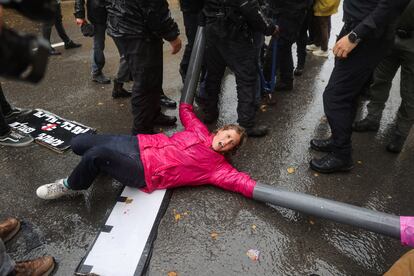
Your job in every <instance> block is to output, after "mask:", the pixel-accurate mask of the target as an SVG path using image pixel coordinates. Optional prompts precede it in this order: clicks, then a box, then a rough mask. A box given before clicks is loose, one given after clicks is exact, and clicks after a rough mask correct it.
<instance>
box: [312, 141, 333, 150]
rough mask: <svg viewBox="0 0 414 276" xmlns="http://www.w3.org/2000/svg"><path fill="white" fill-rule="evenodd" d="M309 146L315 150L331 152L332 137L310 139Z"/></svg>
mask: <svg viewBox="0 0 414 276" xmlns="http://www.w3.org/2000/svg"><path fill="white" fill-rule="evenodd" d="M310 147H311V148H312V149H314V150H317V151H322V152H331V151H332V139H331V138H328V139H312V140H311V141H310Z"/></svg>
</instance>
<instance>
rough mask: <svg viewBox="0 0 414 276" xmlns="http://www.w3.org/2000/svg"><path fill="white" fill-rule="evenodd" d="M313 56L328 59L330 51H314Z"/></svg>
mask: <svg viewBox="0 0 414 276" xmlns="http://www.w3.org/2000/svg"><path fill="white" fill-rule="evenodd" d="M312 54H313V55H314V56H318V57H326V58H327V57H329V51H328V50H326V51H323V50H321V49H319V50H316V51H313V52H312Z"/></svg>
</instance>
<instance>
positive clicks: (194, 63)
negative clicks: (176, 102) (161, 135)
mask: <svg viewBox="0 0 414 276" xmlns="http://www.w3.org/2000/svg"><path fill="white" fill-rule="evenodd" d="M204 32H205V30H204V26H199V27H198V29H197V33H196V37H195V39H194V44H193V50H192V52H191V57H190V64H189V65H188V69H187V73H186V75H185V81H184V88H183V92H182V94H181V100H180V101H181V102H183V103H188V104H192V103H193V101H194V94H195V91H196V89H197V85H198V80H199V78H200V71H201V65H202V63H203V56H204V48H205V44H206V42H205V34H204Z"/></svg>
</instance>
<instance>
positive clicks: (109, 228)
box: [101, 225, 114, 233]
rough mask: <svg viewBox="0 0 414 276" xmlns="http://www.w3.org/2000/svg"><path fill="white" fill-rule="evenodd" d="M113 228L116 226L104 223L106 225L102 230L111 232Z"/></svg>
mask: <svg viewBox="0 0 414 276" xmlns="http://www.w3.org/2000/svg"><path fill="white" fill-rule="evenodd" d="M112 228H114V227H113V226H112V225H104V227H102V230H101V232H104V233H111V231H112Z"/></svg>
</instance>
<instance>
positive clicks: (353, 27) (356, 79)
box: [310, 0, 409, 173]
mask: <svg viewBox="0 0 414 276" xmlns="http://www.w3.org/2000/svg"><path fill="white" fill-rule="evenodd" d="M408 2H409V0H373V1H360V0H344V3H343V7H344V18H343V20H344V23H345V24H344V26H343V28H342V30H341V32H340V34H339V36H338V41H337V42H336V44H335V47H334V48H333V53H334V55H335V57H336V59H335V67H334V69H333V71H332V74H331V77H330V79H329V82H328V85H327V86H326V88H325V92H324V94H323V102H324V109H325V114H326V117H327V119H328V122H329V125H330V127H331V132H332V136H331V137H330V138H329V139H323V140H319V139H312V140H311V142H310V145H311V148H313V149H315V150H318V151H324V152H329V153H328V154H327V155H325V156H324V157H322V158H321V159H313V160H312V161H311V163H310V167H311V168H312V169H313V170H316V171H318V172H321V173H331V172H338V171H349V170H351V169H352V167H353V162H352V145H351V135H352V122H353V120H354V118H355V114H356V108H357V104H356V98H357V96H358V95H359V94H360V93H361V91H362V88H363V86H364V84H365V83H366V82H367V81H368V80H369V78H370V76H371V74H372V72H373V70H374V69H375V67H376V66H377V65H378V63H379V62H380V61H381V60H382V58H383V57H384V56H385V54H386V53H387V51H388V50H389V49H390V47H391V46H392V44H393V38H394V28H395V22H396V20H397V18H398V16H399V15H400V14H401V13H402V12H403V11H404V9H405V7H406V6H407V4H408Z"/></svg>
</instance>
